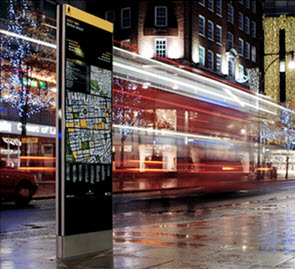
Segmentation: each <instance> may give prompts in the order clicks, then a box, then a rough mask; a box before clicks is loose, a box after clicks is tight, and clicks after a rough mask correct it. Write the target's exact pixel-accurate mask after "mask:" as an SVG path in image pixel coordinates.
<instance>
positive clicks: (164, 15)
mask: <svg viewBox="0 0 295 269" xmlns="http://www.w3.org/2000/svg"><path fill="white" fill-rule="evenodd" d="M167 22H168V10H167V7H166V6H156V7H155V26H156V27H167V25H168V23H167Z"/></svg>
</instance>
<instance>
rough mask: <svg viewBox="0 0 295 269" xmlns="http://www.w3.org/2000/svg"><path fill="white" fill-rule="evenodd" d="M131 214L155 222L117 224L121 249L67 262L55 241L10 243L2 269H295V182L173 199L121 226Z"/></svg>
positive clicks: (4, 242)
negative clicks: (237, 194) (232, 195)
mask: <svg viewBox="0 0 295 269" xmlns="http://www.w3.org/2000/svg"><path fill="white" fill-rule="evenodd" d="M138 199H146V198H144V196H142V197H140V198H138ZM122 200H123V198H122ZM154 202H155V200H154ZM128 215H129V216H132V217H134V216H136V217H137V218H143V219H150V220H153V221H146V222H144V221H141V222H138V223H133V224H130V225H124V226H122V227H119V226H118V225H115V226H116V228H115V229H114V241H113V242H114V248H113V250H110V251H107V252H104V253H99V254H96V255H92V256H88V257H80V258H76V259H72V260H67V261H63V262H62V261H58V260H56V258H55V236H54V235H42V236H33V237H30V238H22V237H16V238H15V239H13V238H11V237H10V238H9V239H8V238H7V239H5V237H4V239H3V240H2V242H1V269H19V268H21V269H23V268H28V269H43V268H44V269H47V268H71V269H82V268H85V269H94V268H97V269H98V268H132V269H133V268H135V269H137V268H138V269H140V268H157V269H160V268H161V269H162V268H183V269H184V268H202V269H215V268H216V269H217V268H218V269H222V268H233V269H258V268H261V269H267V268H295V184H289V185H284V186H282V187H280V188H279V189H277V190H276V191H272V192H263V191H260V192H259V193H256V194H255V195H242V196H241V198H238V199H229V198H228V197H227V199H225V201H223V202H216V201H215V202H213V203H207V202H205V203H203V204H201V205H199V204H198V205H196V204H195V203H192V205H191V206H190V207H188V206H178V207H177V206H174V205H173V199H170V204H169V207H165V203H164V204H162V205H161V206H160V205H159V206H156V207H152V208H150V209H146V210H145V211H142V210H141V211H139V212H135V211H130V212H127V211H126V212H122V213H121V214H119V213H118V214H116V215H115V218H116V219H115V224H116V222H118V220H119V219H120V218H124V217H125V218H126V217H128ZM144 223H146V224H144Z"/></svg>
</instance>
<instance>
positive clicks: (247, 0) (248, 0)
mask: <svg viewBox="0 0 295 269" xmlns="http://www.w3.org/2000/svg"><path fill="white" fill-rule="evenodd" d="M245 7H246V8H248V9H250V0H245Z"/></svg>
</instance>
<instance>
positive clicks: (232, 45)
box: [227, 32, 234, 50]
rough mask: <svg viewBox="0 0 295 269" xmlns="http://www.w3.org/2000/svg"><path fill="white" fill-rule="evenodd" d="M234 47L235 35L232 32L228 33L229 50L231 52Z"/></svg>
mask: <svg viewBox="0 0 295 269" xmlns="http://www.w3.org/2000/svg"><path fill="white" fill-rule="evenodd" d="M233 47H234V35H233V34H232V33H231V32H227V49H228V50H230V49H231V48H233Z"/></svg>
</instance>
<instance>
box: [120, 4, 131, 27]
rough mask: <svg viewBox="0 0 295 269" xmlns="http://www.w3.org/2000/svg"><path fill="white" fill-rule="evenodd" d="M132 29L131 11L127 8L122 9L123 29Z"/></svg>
mask: <svg viewBox="0 0 295 269" xmlns="http://www.w3.org/2000/svg"><path fill="white" fill-rule="evenodd" d="M130 27H131V9H130V7H125V8H122V9H121V28H122V29H126V28H130Z"/></svg>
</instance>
